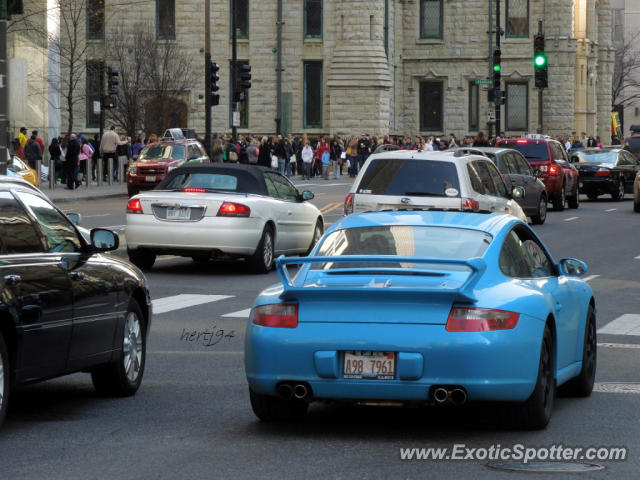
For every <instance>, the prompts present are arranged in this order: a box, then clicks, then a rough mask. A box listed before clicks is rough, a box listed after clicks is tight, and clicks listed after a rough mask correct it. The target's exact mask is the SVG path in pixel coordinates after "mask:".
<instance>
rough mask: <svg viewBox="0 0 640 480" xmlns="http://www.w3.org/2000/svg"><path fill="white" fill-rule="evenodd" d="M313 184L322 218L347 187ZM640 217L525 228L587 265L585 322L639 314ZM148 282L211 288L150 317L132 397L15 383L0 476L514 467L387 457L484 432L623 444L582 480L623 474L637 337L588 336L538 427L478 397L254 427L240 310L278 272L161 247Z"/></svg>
mask: <svg viewBox="0 0 640 480" xmlns="http://www.w3.org/2000/svg"><path fill="white" fill-rule="evenodd" d="M312 183H313V184H314V185H312V186H310V187H309V189H311V190H312V191H314V193H315V194H316V198H315V199H314V200H313V202H314V203H315V204H316V205H317V206H318V207H319V208H321V209H323V210H324V211H327V212H328V213H327V214H326V215H325V218H326V221H327V223H331V222H333V221H335V220H336V219H337V218H338V216H339V215H340V214H341V204H342V201H343V199H344V195H345V193H346V191H347V189H348V183H345V182H334V181H331V180H330V181H315V182H312ZM335 183H338V185H334V184H335ZM125 201H126V200H125V199H109V200H104V201H93V202H84V203H78V204H65V205H64V208H65V210H68V211H79V212H80V213H82V214H83V218H84V220H83V225H84V226H86V227H95V226H109V227H114V228H116V229H119V228H121V226H122V225H124V206H125ZM639 225H640V215H638V214H634V213H633V212H632V202H631V201H630V200H626V201H624V202H612V201H610V200H605V199H603V200H599V201H593V202H591V201H583V202H582V203H581V205H580V208H579V209H578V210H565V211H564V212H550V213H549V215H548V217H547V223H545V224H544V225H542V226H536V227H534V229H535V230H536V232H537V233H538V234H539V235H540V237H541V238H542V239H543V241H544V242H545V243H546V244H547V246H548V247H549V248H550V250H551V252H552V254H553V255H554V257H555V259H556V260H557V259H559V258H561V257H566V256H572V257H577V258H580V259H582V260H584V261H585V262H586V263H587V264H588V265H589V267H590V268H589V272H588V273H587V275H588V277H587V278H589V282H590V284H591V285H592V287H593V289H594V291H595V294H596V301H597V325H598V328H601V327H604V326H605V325H607V324H610V325H614V324H615V321H617V319H619V318H620V317H621V316H622V315H628V314H640V305H639V304H638V298H639V293H640V282H639V281H638V275H637V274H636V271H637V269H638V266H639V265H640V258H636V257H640V242H638V241H637V232H638V226H639ZM122 253H123V251H119V252H117V254H122ZM148 278H149V281H150V285H151V294H152V298H153V299H154V300H159V299H163V298H167V297H173V296H176V295H180V294H195V295H220V296H225V297H224V298H220V297H216V298H218V299H217V301H209V302H208V303H204V304H200V305H194V306H188V307H182V308H178V309H175V310H170V311H165V312H164V313H158V314H156V315H155V317H154V320H153V326H152V331H151V335H150V343H149V346H148V357H147V365H146V372H145V378H144V381H143V384H142V387H141V389H140V391H139V392H138V394H137V395H136V396H134V397H131V398H125V399H109V398H101V397H99V396H97V395H96V394H95V392H94V390H93V388H92V386H91V381H90V378H89V376H88V375H86V374H77V375H73V376H69V377H66V378H63V379H56V380H51V381H48V382H45V383H42V384H36V385H32V386H28V387H24V388H22V389H20V390H18V391H17V392H16V393H15V395H14V397H13V399H12V400H13V401H12V404H11V406H10V410H9V413H8V416H7V420H6V423H5V425H4V427H3V428H2V430H1V431H0V478H7V479H21V478H30V479H31V478H36V479H40V478H46V479H57V478H60V479H89V478H91V479H93V478H111V479H113V478H118V479H120V478H123V479H129V478H132V479H134V478H135V479H148V478H170V479H173V478H212V479H214V478H215V479H217V478H233V479H243V478H256V477H259V478H281V477H288V478H295V477H300V478H380V479H390V478H427V477H430V478H433V477H438V476H440V477H443V478H450V477H454V476H456V477H458V478H512V477H513V476H514V475H516V474H513V473H503V472H496V471H495V470H492V469H489V468H487V466H486V464H487V460H469V461H432V460H429V461H419V460H413V461H402V460H401V459H400V449H401V448H407V447H448V448H453V446H454V445H455V444H464V445H466V447H471V448H487V449H488V448H489V447H491V446H492V445H496V444H500V445H501V447H502V448H505V447H509V448H510V447H513V446H514V445H516V444H522V445H524V446H526V447H551V446H552V445H558V444H562V445H563V446H573V447H584V448H586V447H592V446H624V447H627V448H628V459H627V460H626V461H622V462H621V461H617V462H616V461H598V460H594V461H593V463H597V464H600V465H602V466H604V467H605V469H604V470H602V471H598V472H590V473H583V474H581V477H584V478H637V472H638V470H639V469H640V436H639V435H638V430H639V425H638V413H637V412H638V411H640V378H639V377H640V373H639V370H638V368H637V366H638V362H639V361H640V337H639V336H636V335H612V334H599V338H598V341H599V343H600V344H601V345H600V348H599V351H598V372H597V377H596V381H597V384H596V391H595V392H594V393H593V395H592V396H591V397H590V398H586V399H573V398H558V399H557V401H556V405H555V409H554V412H553V417H552V419H551V423H550V424H549V426H548V427H547V429H546V430H543V431H535V432H528V431H518V430H513V429H510V428H508V427H505V426H503V424H502V423H501V422H500V419H499V409H497V408H495V407H490V406H485V405H476V406H474V405H469V406H467V407H464V408H460V409H437V408H399V407H380V406H375V407H373V406H356V407H347V406H335V405H314V406H313V407H312V408H311V409H310V412H309V415H308V417H307V420H306V421H305V422H304V423H300V424H280V425H278V424H263V423H260V422H259V421H258V420H257V419H256V418H255V417H254V415H253V413H252V411H251V407H250V405H249V399H248V390H247V384H246V380H245V377H244V369H243V353H242V352H243V342H244V332H245V322H246V314H247V309H248V308H249V307H250V306H251V303H252V301H253V299H254V298H255V296H256V294H257V293H258V292H259V291H260V290H261V289H262V288H264V287H266V286H267V285H270V284H272V283H275V282H277V275H276V273H275V272H272V273H270V274H267V275H255V274H252V273H251V272H249V271H248V270H247V269H246V268H245V267H244V266H243V265H242V264H241V263H239V262H235V263H231V262H227V263H215V262H210V263H208V264H206V265H201V264H196V263H194V262H192V261H191V260H189V259H180V258H167V259H159V261H158V262H157V263H156V266H155V267H154V269H153V270H152V271H151V272H149V273H148ZM202 298H204V297H202ZM207 298H213V297H207ZM166 303H167V305H172V304H173V305H174V306H176V305H177V303H178V302H177V301H173V300H170V301H167V302H166ZM169 308H171V307H170V306H169V307H167V309H169ZM618 323H619V322H618ZM205 329H209V330H211V329H213V330H215V331H222V332H223V333H222V334H219V335H220V336H221V338H222V339H221V340H220V342H219V343H217V344H216V345H214V346H205V345H204V344H203V342H202V341H200V342H190V341H188V335H185V333H188V332H192V331H203V330H205ZM617 384H620V385H617ZM622 391H626V392H627V393H620V392H622ZM538 476H540V477H541V475H531V474H530V475H528V476H527V478H537V477H538ZM556 478H565V476H558V475H556Z"/></svg>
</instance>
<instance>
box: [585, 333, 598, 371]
mask: <svg viewBox="0 0 640 480" xmlns="http://www.w3.org/2000/svg"><path fill="white" fill-rule="evenodd" d="M587 329H588V330H587V342H586V345H585V352H584V359H583V360H582V361H583V362H584V363H585V365H586V368H587V372H588V375H589V378H591V377H592V376H593V375H594V371H595V367H596V351H597V350H596V349H597V345H596V342H597V340H596V327H595V324H594V322H593V321H589V324H588V325H587Z"/></svg>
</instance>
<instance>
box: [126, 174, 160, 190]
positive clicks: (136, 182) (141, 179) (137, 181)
mask: <svg viewBox="0 0 640 480" xmlns="http://www.w3.org/2000/svg"><path fill="white" fill-rule="evenodd" d="M165 176H166V174H162V175H155V174H154V175H131V174H130V173H127V185H128V186H130V187H136V188H139V189H140V190H151V189H152V188H153V187H155V186H156V185H158V184H159V183H160V182H161V181H162V180H164V177H165ZM151 177H153V178H154V180H153V181H147V178H151Z"/></svg>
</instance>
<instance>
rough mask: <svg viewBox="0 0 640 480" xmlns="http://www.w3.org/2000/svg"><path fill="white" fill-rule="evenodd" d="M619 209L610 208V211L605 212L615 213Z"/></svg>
mask: <svg viewBox="0 0 640 480" xmlns="http://www.w3.org/2000/svg"><path fill="white" fill-rule="evenodd" d="M616 210H617V208H610V209H609V210H605V212H615V211H616Z"/></svg>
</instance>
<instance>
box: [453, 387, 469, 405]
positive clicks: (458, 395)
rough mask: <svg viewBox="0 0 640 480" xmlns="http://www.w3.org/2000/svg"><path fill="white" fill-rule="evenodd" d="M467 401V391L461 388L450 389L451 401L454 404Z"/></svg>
mask: <svg viewBox="0 0 640 480" xmlns="http://www.w3.org/2000/svg"><path fill="white" fill-rule="evenodd" d="M466 401H467V392H465V391H464V390H463V389H461V388H454V389H453V390H451V403H453V404H454V405H462V404H463V403H465V402H466Z"/></svg>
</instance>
